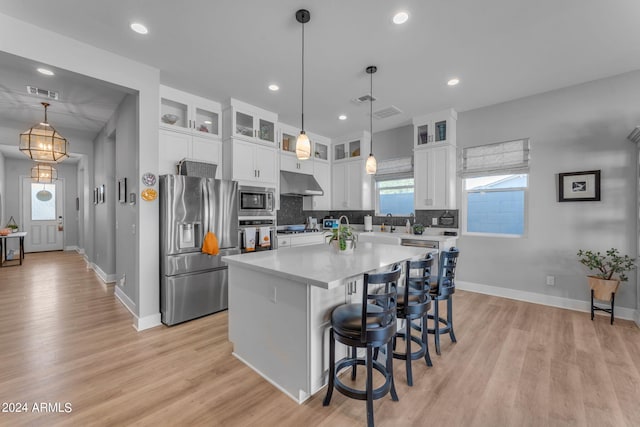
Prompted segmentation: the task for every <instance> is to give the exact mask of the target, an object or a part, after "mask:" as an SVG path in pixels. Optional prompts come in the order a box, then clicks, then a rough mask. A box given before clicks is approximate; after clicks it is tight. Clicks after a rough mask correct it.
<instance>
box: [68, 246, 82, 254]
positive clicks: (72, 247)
mask: <svg viewBox="0 0 640 427" xmlns="http://www.w3.org/2000/svg"><path fill="white" fill-rule="evenodd" d="M64 250H65V251H75V252H78V251H79V250H80V248H78V247H77V246H76V245H72V246H65V247H64ZM78 253H79V252H78Z"/></svg>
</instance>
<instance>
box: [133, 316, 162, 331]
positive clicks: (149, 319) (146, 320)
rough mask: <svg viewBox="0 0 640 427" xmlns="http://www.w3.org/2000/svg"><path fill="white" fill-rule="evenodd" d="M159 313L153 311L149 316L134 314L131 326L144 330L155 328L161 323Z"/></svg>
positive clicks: (137, 329)
mask: <svg viewBox="0 0 640 427" xmlns="http://www.w3.org/2000/svg"><path fill="white" fill-rule="evenodd" d="M161 320H162V318H161V316H160V313H154V314H151V315H149V316H144V317H138V316H135V320H134V324H133V327H134V328H135V330H136V331H138V332H140V331H144V330H145V329H150V328H155V327H156V326H161V325H162V321H161Z"/></svg>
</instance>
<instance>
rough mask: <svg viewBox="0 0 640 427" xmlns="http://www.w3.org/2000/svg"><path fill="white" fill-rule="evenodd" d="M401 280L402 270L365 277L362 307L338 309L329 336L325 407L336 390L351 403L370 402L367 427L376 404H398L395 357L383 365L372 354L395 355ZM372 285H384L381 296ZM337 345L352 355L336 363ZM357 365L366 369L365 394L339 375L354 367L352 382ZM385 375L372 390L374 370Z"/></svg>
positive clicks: (341, 307)
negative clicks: (361, 352)
mask: <svg viewBox="0 0 640 427" xmlns="http://www.w3.org/2000/svg"><path fill="white" fill-rule="evenodd" d="M399 278H400V268H397V269H395V270H393V271H391V272H385V273H376V274H365V275H364V285H363V286H364V289H363V292H362V303H359V304H344V305H341V306H339V307H336V308H335V309H334V310H333V312H332V313H331V329H330V332H329V342H330V344H329V385H328V386H327V395H326V396H325V398H324V402H323V405H324V406H327V405H329V403H330V402H331V395H332V393H333V389H334V387H335V388H336V389H337V390H338V391H339V392H340V393H342V394H344V395H345V396H347V397H350V398H352V399H358V400H366V401H367V425H369V426H373V425H374V424H373V401H374V400H375V399H380V398H381V397H383V396H384V395H386V394H387V393H391V398H392V400H394V401H397V400H398V395H397V393H396V388H395V384H394V382H393V357H387V358H386V364H385V365H383V364H382V363H379V362H378V361H377V360H374V358H373V350H374V349H375V348H377V347H382V346H384V345H386V346H387V354H388V355H390V354H392V353H393V348H392V341H393V337H394V335H395V332H396V298H397V281H398V279H399ZM370 285H384V287H383V290H382V291H379V293H372V292H373V291H374V290H373V289H372V288H373V287H371V289H370ZM336 341H338V342H340V343H342V344H344V345H346V346H349V347H352V349H353V351H352V353H351V355H349V356H347V357H345V358H343V359H341V360H340V361H338V362H337V363H336V360H335V357H336V355H335V349H336V344H335V343H336ZM357 348H366V349H367V354H366V358H365V359H360V358H358V357H357V351H356V349H357ZM357 365H365V366H366V369H367V380H366V389H365V390H356V389H354V388H351V387H349V386H347V385H346V384H344V383H343V382H342V381H340V378H339V376H338V373H339V372H340V371H341V370H342V369H344V368H346V367H352V375H351V377H352V379H355V368H356V366H357ZM374 369H375V370H376V371H378V372H379V373H380V374H382V375H383V377H384V379H385V382H384V384H382V385H381V386H380V387H378V388H376V389H374V388H373V370H374Z"/></svg>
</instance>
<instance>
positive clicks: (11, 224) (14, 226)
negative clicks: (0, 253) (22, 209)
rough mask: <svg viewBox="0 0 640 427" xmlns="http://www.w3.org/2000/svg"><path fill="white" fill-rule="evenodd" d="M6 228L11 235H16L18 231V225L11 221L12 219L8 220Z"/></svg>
mask: <svg viewBox="0 0 640 427" xmlns="http://www.w3.org/2000/svg"><path fill="white" fill-rule="evenodd" d="M7 228H8V229H10V230H11V232H12V233H16V232H17V231H18V224H17V223H16V221H15V220H14V219H13V217H11V218H9V222H8V223H7Z"/></svg>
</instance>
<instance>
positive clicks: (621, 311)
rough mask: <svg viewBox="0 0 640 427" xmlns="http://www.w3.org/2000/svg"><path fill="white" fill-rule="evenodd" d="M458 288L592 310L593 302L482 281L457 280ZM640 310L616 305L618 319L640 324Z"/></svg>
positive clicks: (518, 299) (581, 309)
mask: <svg viewBox="0 0 640 427" xmlns="http://www.w3.org/2000/svg"><path fill="white" fill-rule="evenodd" d="M456 288H457V289H460V290H462V291H469V292H476V293H479V294H486V295H493V296H496V297H501V298H508V299H513V300H517V301H524V302H530V303H533V304H542V305H548V306H550V307H558V308H566V309H569V310H575V311H583V312H586V313H589V312H590V311H591V303H590V302H589V301H582V300H576V299H570V298H563V297H557V296H553V295H544V294H537V293H535V292H527V291H519V290H516V289H509V288H501V287H499V286H490V285H482V284H480V283H473V282H466V281H462V280H456ZM639 316H640V312H638V311H637V310H634V309H632V308H626V307H617V306H616V307H615V317H616V319H624V320H632V321H635V322H636V324H638V325H639V326H640V317H639Z"/></svg>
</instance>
